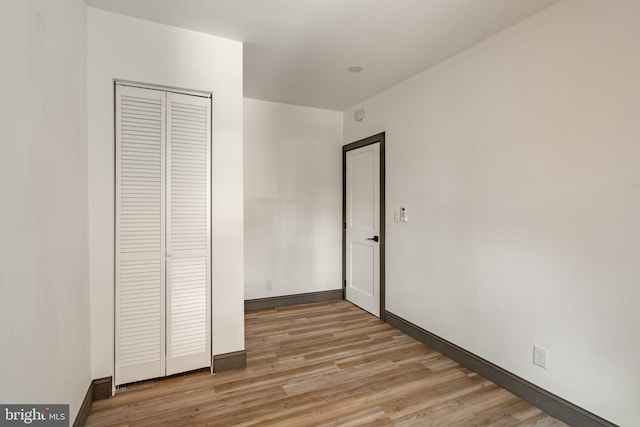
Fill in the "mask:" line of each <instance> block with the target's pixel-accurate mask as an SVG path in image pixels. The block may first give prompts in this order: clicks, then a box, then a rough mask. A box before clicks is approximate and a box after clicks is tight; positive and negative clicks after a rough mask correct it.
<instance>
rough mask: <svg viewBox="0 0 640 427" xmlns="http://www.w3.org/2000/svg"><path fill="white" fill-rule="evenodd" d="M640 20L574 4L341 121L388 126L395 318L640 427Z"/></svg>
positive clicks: (569, 1)
mask: <svg viewBox="0 0 640 427" xmlns="http://www.w3.org/2000/svg"><path fill="white" fill-rule="evenodd" d="M639 23H640V2H635V1H617V2H605V1H601V0H565V1H563V2H561V3H559V4H558V5H556V6H553V7H551V8H550V9H547V10H546V11H543V12H542V13H540V14H538V15H536V16H534V17H532V18H530V19H528V20H526V21H524V22H522V23H520V24H518V25H516V26H514V27H512V28H510V29H508V30H506V31H504V32H502V33H500V34H498V35H496V36H494V37H492V38H490V39H487V40H485V41H484V42H482V43H480V44H478V45H476V46H474V47H472V48H470V49H468V50H466V51H463V52H461V53H460V54H458V55H456V56H454V57H452V58H450V59H448V60H445V61H444V62H442V63H440V64H439V65H437V66H434V67H432V68H431V69H429V70H427V71H425V72H422V73H420V74H418V75H416V76H414V77H413V78H411V79H409V80H407V81H405V82H403V83H401V84H399V85H397V86H396V87H393V88H391V89H389V90H388V91H385V92H383V93H381V94H379V95H378V96H376V97H374V98H372V99H369V100H367V101H365V102H363V103H362V104H360V105H356V106H354V107H353V108H352V109H350V110H348V111H346V112H345V116H344V117H345V131H344V135H345V143H349V142H352V141H355V140H358V139H360V138H363V137H367V136H369V135H373V134H376V133H378V132H381V131H386V132H387V133H386V145H387V176H386V185H387V187H386V189H387V193H386V196H387V205H386V209H387V212H389V215H388V216H387V224H386V225H387V264H386V268H387V276H386V284H387V301H386V302H387V310H389V311H391V312H393V313H395V314H397V315H399V316H401V317H403V318H405V319H407V320H409V321H411V322H413V323H415V324H417V325H419V326H421V327H423V328H424V329H426V330H429V331H431V332H433V333H435V334H437V335H439V336H441V337H443V338H445V339H447V340H449V341H452V342H453V343H455V344H458V345H460V346H462V347H464V348H466V349H468V350H470V351H472V352H473V353H476V354H477V355H479V356H481V357H483V358H485V359H487V360H489V361H491V362H493V363H496V364H498V365H500V366H502V367H504V368H505V369H507V370H509V371H511V372H513V373H515V374H517V375H519V376H521V377H523V378H525V379H527V380H529V381H531V382H533V383H535V384H537V385H539V386H541V387H543V388H545V389H547V390H549V391H551V392H553V393H555V394H557V395H559V396H562V397H564V398H566V399H568V400H570V401H572V402H573V403H575V404H577V405H579V406H582V407H584V408H586V409H588V410H589V411H592V412H594V413H596V414H598V415H600V416H602V417H604V418H607V419H609V420H610V421H613V422H615V423H618V424H620V425H627V426H631V425H636V424H637V422H638V419H640V405H638V403H639V402H638V396H640V367H639V365H638V360H640V340H639V339H638V331H639V330H640V311H639V310H638V308H637V304H638V300H640V287H639V286H638V283H639V282H640V262H639V257H640V221H639V219H640V163H639V159H640V143H639V141H640V120H639V117H640V115H639V114H640V113H639V112H640V104H639V101H638V100H640V79H639V78H638V76H640V55H638V40H640V25H639ZM357 108H365V109H366V116H365V119H364V121H363V122H362V123H357V122H354V121H353V120H352V119H351V117H352V114H353V111H354V110H355V109H357ZM400 205H405V206H407V208H408V215H409V222H408V223H406V224H402V223H401V224H397V223H394V222H393V215H392V214H391V213H392V211H393V210H394V209H397V208H398V207H399V206H400ZM534 343H537V344H539V345H541V346H543V347H545V348H547V349H548V351H549V365H548V369H546V370H543V369H540V368H538V367H536V366H534V365H533V364H532V346H533V344H534Z"/></svg>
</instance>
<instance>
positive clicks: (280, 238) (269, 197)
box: [244, 99, 342, 299]
mask: <svg viewBox="0 0 640 427" xmlns="http://www.w3.org/2000/svg"><path fill="white" fill-rule="evenodd" d="M341 162H342V113H340V112H337V111H329V110H321V109H316V108H306V107H297V106H293V105H286V104H279V103H273V102H266V101H258V100H255V99H245V100H244V165H245V169H244V180H245V182H244V195H245V198H244V199H245V200H244V204H245V205H244V207H245V299H254V298H264V297H272V296H281V295H291V294H300V293H308V292H317V291H325V290H332V289H341V288H342V284H341V280H342V267H341V265H342V261H341V259H342V258H341V251H342V240H341V239H342V235H341V232H340V223H341V222H342V198H341V194H342V166H341ZM267 280H270V281H271V283H272V289H271V290H268V289H267V286H266V282H267Z"/></svg>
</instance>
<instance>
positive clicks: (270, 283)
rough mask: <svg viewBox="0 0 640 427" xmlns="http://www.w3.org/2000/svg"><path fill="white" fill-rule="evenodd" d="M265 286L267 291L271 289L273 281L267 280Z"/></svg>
mask: <svg viewBox="0 0 640 427" xmlns="http://www.w3.org/2000/svg"><path fill="white" fill-rule="evenodd" d="M266 288H267V290H268V291H270V290H272V289H273V282H272V281H271V280H267V283H266Z"/></svg>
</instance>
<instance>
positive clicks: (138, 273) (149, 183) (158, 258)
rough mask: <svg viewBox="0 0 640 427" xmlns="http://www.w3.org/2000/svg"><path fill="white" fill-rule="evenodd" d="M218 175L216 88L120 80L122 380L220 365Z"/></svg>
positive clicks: (118, 347) (118, 317)
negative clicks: (215, 279) (215, 261)
mask: <svg viewBox="0 0 640 427" xmlns="http://www.w3.org/2000/svg"><path fill="white" fill-rule="evenodd" d="M210 177H211V100H210V98H208V97H200V96H195V95H185V94H177V93H172V92H166V91H163V90H155V89H148V88H137V87H131V86H126V85H116V198H115V199H116V233H115V234H116V236H115V259H116V265H115V275H116V283H115V286H116V304H115V306H116V307H115V384H116V385H120V384H126V383H130V382H134V381H140V380H144V379H149V378H156V377H162V376H165V375H171V374H175V373H179V372H184V371H188V370H192V369H197V368H202V367H206V366H210V365H211V229H210V224H211V216H210V215H211V194H210V189H211V178H210Z"/></svg>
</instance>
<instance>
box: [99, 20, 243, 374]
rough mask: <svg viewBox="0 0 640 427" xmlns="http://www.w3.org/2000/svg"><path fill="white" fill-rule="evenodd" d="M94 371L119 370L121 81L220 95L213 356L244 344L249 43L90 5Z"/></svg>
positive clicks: (216, 131)
mask: <svg viewBox="0 0 640 427" xmlns="http://www.w3.org/2000/svg"><path fill="white" fill-rule="evenodd" d="M88 34H89V54H88V91H89V220H90V237H91V239H90V241H91V315H92V317H91V332H92V336H91V341H92V347H91V348H92V358H93V365H92V367H93V376H94V378H98V377H104V376H109V375H113V348H114V343H113V340H114V331H113V312H114V301H113V286H114V278H113V263H114V259H113V233H114V230H113V229H114V213H113V212H114V199H113V198H114V136H113V80H114V79H125V80H133V81H139V82H145V83H151V84H158V85H167V86H174V87H182V88H189V89H198V90H205V91H211V92H212V93H213V150H212V169H213V197H212V205H213V212H212V237H213V238H212V262H213V266H212V284H213V294H212V297H213V307H212V308H213V310H212V311H213V320H212V335H213V346H212V351H213V354H222V353H227V352H232V351H238V350H242V349H244V311H243V282H244V278H243V276H244V273H243V268H244V265H243V200H242V44H241V43H239V42H234V41H230V40H225V39H221V38H218V37H213V36H209V35H206V34H202V33H197V32H193V31H187V30H183V29H179V28H175V27H170V26H166V25H161V24H156V23H152V22H148V21H143V20H139V19H135V18H130V17H125V16H122V15H118V14H114V13H110V12H105V11H102V10H98V9H94V8H88Z"/></svg>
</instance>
